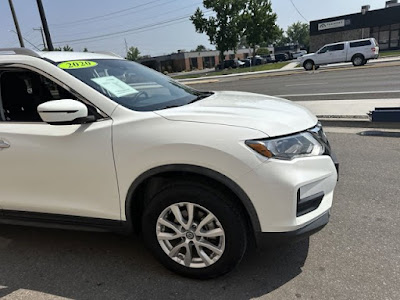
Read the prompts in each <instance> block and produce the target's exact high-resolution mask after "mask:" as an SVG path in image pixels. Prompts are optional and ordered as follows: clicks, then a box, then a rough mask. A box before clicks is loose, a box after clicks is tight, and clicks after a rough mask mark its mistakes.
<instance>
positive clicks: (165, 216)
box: [142, 182, 247, 279]
mask: <svg viewBox="0 0 400 300" xmlns="http://www.w3.org/2000/svg"><path fill="white" fill-rule="evenodd" d="M142 228H143V237H144V240H145V242H146V244H147V246H148V247H149V248H150V250H151V251H152V252H153V254H154V255H155V256H156V257H157V258H158V259H159V261H160V262H161V263H162V264H163V265H164V266H165V267H167V268H168V269H170V270H172V271H174V272H176V273H179V274H181V275H184V276H188V277H193V278H200V279H207V278H213V277H217V276H220V275H223V274H225V273H227V272H229V271H231V270H232V269H233V268H234V267H235V266H236V265H237V264H238V263H239V262H240V260H241V259H242V257H243V255H244V252H245V250H246V244H247V240H246V225H245V221H244V217H243V213H242V212H241V210H240V209H239V207H237V206H236V205H235V204H234V203H233V202H232V201H231V200H230V199H229V198H228V197H227V196H226V195H224V194H223V193H222V192H220V191H219V190H217V189H214V188H210V187H208V186H206V185H203V184H199V183H191V182H180V183H175V184H171V185H170V186H167V187H166V188H164V189H162V190H161V191H160V192H159V193H158V194H156V195H155V196H154V197H153V199H151V201H150V203H149V204H148V205H147V207H146V208H145V211H144V214H143V219H142Z"/></svg>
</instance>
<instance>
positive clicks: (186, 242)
mask: <svg viewBox="0 0 400 300" xmlns="http://www.w3.org/2000/svg"><path fill="white" fill-rule="evenodd" d="M156 235H157V240H158V243H159V244H160V246H161V248H162V249H163V251H164V252H165V253H166V254H167V255H168V256H169V257H170V258H171V259H172V260H174V261H175V262H177V263H178V264H181V265H183V266H186V267H189V268H205V267H208V266H210V265H212V264H214V263H215V262H217V261H218V260H219V259H220V258H221V256H222V255H223V253H224V250H225V231H224V229H223V227H222V225H221V223H220V222H219V220H218V219H217V217H216V216H215V215H214V214H213V213H211V212H210V211H209V210H207V209H206V208H204V207H203V206H201V205H199V204H194V203H190V202H181V203H175V204H172V205H170V206H168V207H167V208H166V209H164V211H163V212H162V213H161V214H160V216H159V217H158V219H157V225H156Z"/></svg>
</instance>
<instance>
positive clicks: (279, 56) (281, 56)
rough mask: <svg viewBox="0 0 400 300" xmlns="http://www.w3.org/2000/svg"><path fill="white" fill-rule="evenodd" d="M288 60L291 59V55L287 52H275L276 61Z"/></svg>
mask: <svg viewBox="0 0 400 300" xmlns="http://www.w3.org/2000/svg"><path fill="white" fill-rule="evenodd" d="M287 60H289V55H287V54H286V53H278V54H275V62H279V61H287Z"/></svg>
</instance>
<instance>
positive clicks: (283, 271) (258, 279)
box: [0, 225, 309, 299]
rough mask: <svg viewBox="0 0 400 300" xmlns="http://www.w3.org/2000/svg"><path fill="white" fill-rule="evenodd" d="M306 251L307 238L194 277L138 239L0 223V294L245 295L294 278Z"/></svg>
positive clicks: (111, 296) (116, 296) (93, 296)
mask: <svg viewBox="0 0 400 300" xmlns="http://www.w3.org/2000/svg"><path fill="white" fill-rule="evenodd" d="M308 248H309V240H308V239H306V240H303V241H300V242H298V243H296V244H292V245H287V246H279V247H274V248H271V249H268V250H265V251H262V252H261V251H254V250H252V251H248V253H247V255H246V257H245V258H244V259H243V261H242V263H241V264H240V265H239V267H238V268H237V269H236V270H234V271H233V272H232V273H230V274H228V275H227V276H224V277H221V278H217V279H214V280H209V281H197V280H191V279H186V278H183V277H180V276H177V275H175V274H173V273H170V272H169V271H167V270H166V269H164V268H163V267H162V266H160V265H159V264H158V262H157V261H156V260H155V259H153V257H152V256H151V255H150V253H148V251H147V249H146V248H145V247H144V245H143V243H142V241H141V239H140V238H138V237H126V236H119V235H115V234H108V233H91V232H75V231H62V230H53V229H37V228H29V227H19V226H5V225H1V227H0V286H4V288H2V289H0V297H3V296H6V295H10V294H11V293H15V292H17V291H18V290H20V289H24V290H32V291H36V292H41V293H45V294H48V295H49V296H50V295H53V296H61V297H66V298H74V299H160V298H162V299H175V298H180V299H205V298H210V299H249V298H254V297H260V296H262V295H265V294H268V293H270V292H271V291H273V290H275V289H277V288H278V287H280V286H282V285H284V284H285V283H287V282H288V281H290V280H291V279H293V278H295V277H296V276H297V275H299V274H300V273H301V267H302V266H303V265H304V262H305V260H306V258H307V255H308ZM11 296H12V295H11ZM11 299H12V297H11Z"/></svg>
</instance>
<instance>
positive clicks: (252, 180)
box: [237, 155, 338, 233]
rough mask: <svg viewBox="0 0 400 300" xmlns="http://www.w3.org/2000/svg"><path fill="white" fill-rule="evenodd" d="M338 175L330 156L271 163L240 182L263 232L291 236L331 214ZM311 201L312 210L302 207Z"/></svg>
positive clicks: (271, 161)
mask: <svg viewBox="0 0 400 300" xmlns="http://www.w3.org/2000/svg"><path fill="white" fill-rule="evenodd" d="M337 174H338V173H337V169H336V166H335V162H334V161H333V158H332V157H331V156H329V155H321V156H315V157H305V158H298V159H294V160H292V161H284V160H274V159H270V160H268V161H266V162H264V163H263V164H261V165H260V166H259V167H258V168H256V169H254V170H252V171H251V172H249V173H247V174H245V176H242V177H241V178H239V180H238V181H237V182H239V184H240V186H241V187H242V189H243V190H244V191H245V192H246V194H247V195H248V196H249V198H250V199H251V201H252V204H253V206H254V208H255V211H256V214H257V218H258V220H259V223H260V227H261V232H263V233H287V232H294V231H297V230H301V229H302V228H304V227H306V226H308V225H309V224H311V223H314V222H315V221H316V220H318V219H319V218H321V217H322V216H323V215H324V214H326V213H327V212H328V211H329V210H330V208H331V206H332V199H333V192H334V188H335V186H336V183H337V178H338V176H337ZM308 201H311V202H309V204H310V206H307V205H306V206H305V207H301V205H302V204H304V203H305V202H308ZM310 207H311V209H310ZM253 217H254V216H253Z"/></svg>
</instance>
